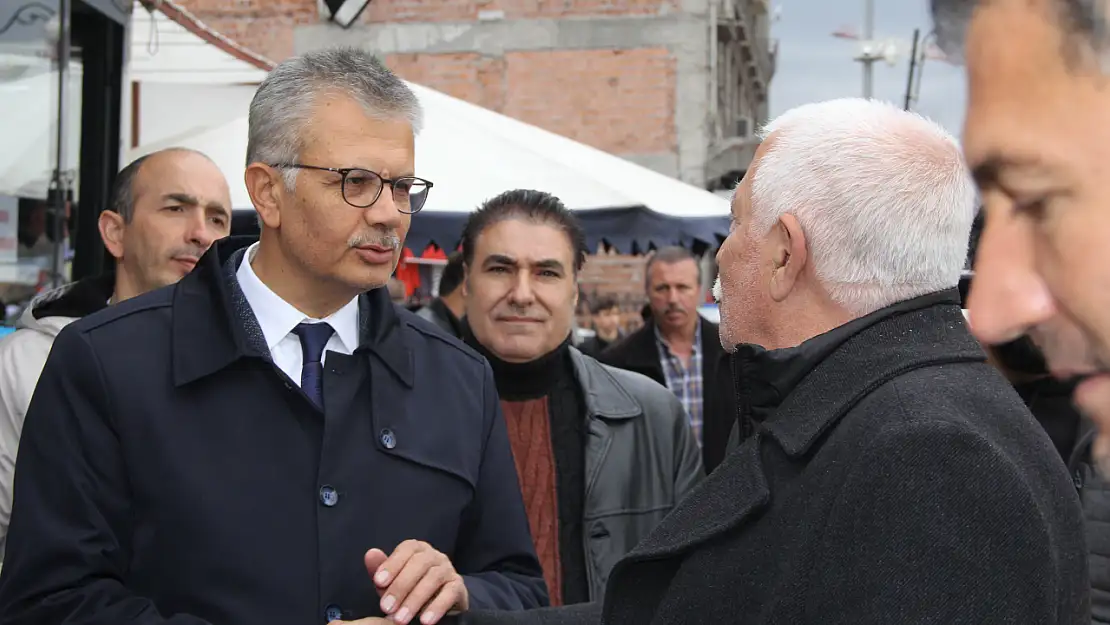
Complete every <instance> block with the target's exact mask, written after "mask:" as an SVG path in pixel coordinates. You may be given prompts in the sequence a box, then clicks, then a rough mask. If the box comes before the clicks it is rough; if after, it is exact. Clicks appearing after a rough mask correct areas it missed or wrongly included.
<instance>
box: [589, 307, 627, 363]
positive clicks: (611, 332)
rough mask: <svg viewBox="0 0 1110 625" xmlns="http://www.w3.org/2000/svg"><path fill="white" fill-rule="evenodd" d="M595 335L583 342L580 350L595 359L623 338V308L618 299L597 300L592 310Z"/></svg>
mask: <svg viewBox="0 0 1110 625" xmlns="http://www.w3.org/2000/svg"><path fill="white" fill-rule="evenodd" d="M590 314H591V317H592V321H593V326H594V335H593V336H591V337H589V338H587V339H586V340H584V341H582V342H581V343H580V344H579V345H578V349H580V350H582V353H584V354H589V355H590V356H593V357H594V358H597V357H599V356H600V355H601V352H603V351H605V349H606V348H608V347H609V346H610V345H611V344H613V343H615V342H616V341H617V340H618V339H619V338H620V337H621V336H622V333H621V308H620V304H618V303H617V298H615V297H613V296H611V295H606V296H603V297H599V298H597V299H596V300H595V301H594V302H593V305H592V307H591V309H590Z"/></svg>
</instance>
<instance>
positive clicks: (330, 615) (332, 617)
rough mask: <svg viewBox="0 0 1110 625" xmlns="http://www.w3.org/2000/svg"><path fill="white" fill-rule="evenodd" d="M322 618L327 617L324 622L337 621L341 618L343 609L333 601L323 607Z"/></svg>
mask: <svg viewBox="0 0 1110 625" xmlns="http://www.w3.org/2000/svg"><path fill="white" fill-rule="evenodd" d="M324 618H326V619H328V620H327V621H326V622H328V623H330V622H332V621H338V620H340V619H342V618H343V610H341V609H339V606H337V605H335V604H334V603H333V604H331V605H329V606H328V607H326V608H324Z"/></svg>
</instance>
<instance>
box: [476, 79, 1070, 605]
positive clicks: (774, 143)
mask: <svg viewBox="0 0 1110 625" xmlns="http://www.w3.org/2000/svg"><path fill="white" fill-rule="evenodd" d="M768 132H769V134H768V135H767V136H766V138H765V139H764V141H763V143H762V144H761V145H760V147H759V149H758V150H757V152H756V156H755V159H754V161H753V163H752V167H751V168H750V169H748V173H747V175H746V176H745V178H744V180H743V182H742V183H741V185H740V187H739V188H738V189H737V191H736V197H735V199H734V201H733V212H732V217H733V221H734V223H735V224H736V225H735V226H734V227H733V229H732V232H731V233H730V234H729V236H728V238H727V239H726V240H725V242H724V243H723V244H722V246H721V249H720V250H719V252H718V254H717V260H718V264H719V266H720V279H719V285H720V288H719V289H717V290H718V292H719V294H720V295H719V299H720V303H721V328H722V335H723V336H724V339H725V340H726V341H728V343H726V344H730V343H734V342H738V341H741V340H744V341H747V342H746V343H744V344H741V345H738V346H737V347H736V348H735V350H736V352H735V353H736V356H737V364H738V365H739V366H738V373H739V375H740V378H741V379H740V380H739V381H740V388H741V389H743V390H744V391H745V392H744V394H743V396H742V397H741V408H742V412H743V418H744V419H745V420H746V421H748V422H750V424H751V426H752V429H751V434H750V435H749V436H748V437H747V438H746V439H745V440H744V441H743V442H742V444H741V445H740V446H739V447H738V448H737V449H735V450H733V451H732V452H730V454H729V456H728V458H727V459H726V460H725V462H724V463H723V464H722V465H721V466H720V467H718V468H717V470H716V471H714V472H713V473H712V474H711V475H709V477H708V478H706V480H705V481H704V482H703V483H702V484H701V485H700V486H699V487H698V488H696V489H695V490H694V492H693V493H691V494H690V495H689V496H688V497H687V498H686V499H685V500H684V501H683V502H682V503H680V504H679V506H678V507H677V508H676V509H675V510H674V511H673V512H671V514H670V515H668V516H667V518H666V519H664V520H663V523H661V524H660V525H659V527H658V528H656V530H655V531H654V532H653V533H652V534H651V536H649V537H647V538H646V539H644V540H643V541H642V542H641V543H640V544H639V545H638V546H637V547H636V548H635V549H634V550H633V551H632V553H630V554H629V555H628V556H626V557H625V558H624V559H623V560H622V561H621V562H620V563H618V564H617V566H616V567H615V568H614V569H613V573H612V575H611V576H610V578H609V586H608V587H607V588H606V594H605V601H604V604H603V605H600V606H599V605H596V604H595V605H594V606H592V607H583V608H579V609H577V610H567V611H559V610H538V611H536V612H535V613H533V614H526V615H523V616H524V618H512V617H511V616H508V617H506V618H498V617H497V616H488V617H487V616H486V615H484V614H483V615H478V614H472V615H468V616H467V617H466V618H464V619H462V620H463V621H464V622H465V623H467V624H471V623H481V624H483V625H485V624H491V623H498V624H501V623H533V624H543V625H556V624H559V625H561V624H564V623H567V624H569V623H604V624H605V625H644V624H652V625H693V624H695V623H698V624H700V623H790V624H792V625H811V624H812V625H818V624H819V625H848V624H852V625H859V624H863V625H870V624H875V625H879V624H883V625H886V624H891V623H897V624H899V625H905V624H913V625H920V624H926V623H928V624H934V623H935V624H937V625H940V624H944V625H982V624H984V623H1023V624H1038V625H1049V624H1051V625H1080V624H1086V623H1089V622H1090V610H1089V603H1088V601H1089V591H1088V577H1087V557H1086V550H1085V545H1084V540H1083V520H1082V512H1081V510H1080V507H1079V501H1078V498H1077V497H1076V495H1075V489H1074V487H1073V486H1072V483H1071V480H1070V479H1069V477H1068V475H1067V472H1066V471H1065V469H1064V466H1063V464H1062V463H1061V462H1060V460H1059V459H1058V458H1057V457H1056V452H1055V450H1054V449H1053V447H1052V443H1051V442H1050V441H1049V440H1048V437H1047V436H1045V434H1044V432H1043V431H1042V430H1041V428H1040V427H1039V426H1038V425H1037V423H1036V421H1035V420H1034V419H1033V417H1032V415H1030V414H1029V411H1028V410H1027V409H1026V408H1025V406H1024V405H1023V404H1022V402H1021V399H1020V398H1019V397H1018V396H1017V394H1016V393H1014V392H1013V389H1011V388H1010V386H1009V384H1008V383H1007V381H1006V380H1005V378H1003V377H1002V376H1001V375H1000V374H999V373H998V372H997V371H996V370H995V369H994V368H992V367H991V366H990V365H989V364H987V362H986V359H985V355H984V353H983V350H982V348H981V347H980V346H979V345H978V343H977V342H976V340H975V339H974V338H973V337H972V336H971V335H970V334H969V332H968V330H967V327H966V324H965V323H964V320H963V316H962V314H961V310H960V303H959V296H958V293H957V289H956V285H957V282H958V280H959V276H960V270H961V268H962V266H963V263H964V257H965V255H966V251H967V247H966V245H967V236H968V232H969V230H970V227H971V221H972V217H973V215H974V210H975V192H974V185H973V183H972V181H971V180H970V177H968V176H967V175H966V172H965V171H964V166H963V163H962V159H961V158H960V155H959V146H958V144H957V143H956V141H955V140H954V139H953V138H952V137H951V136H950V135H948V134H947V133H946V132H945V131H944V130H943V129H941V128H940V127H939V126H936V125H934V124H932V123H931V122H928V121H927V120H924V119H922V118H920V117H917V116H916V115H914V114H912V113H907V112H905V111H901V110H900V109H897V108H895V107H893V106H890V105H887V104H884V103H879V102H877V101H868V100H840V101H832V102H825V103H820V104H812V105H806V106H803V107H800V108H797V109H793V110H792V111H790V112H788V113H786V114H785V115H784V116H783V117H781V118H779V119H777V120H775V121H774V122H772V124H771V126H770V128H769V131H768ZM861 176H867V177H869V178H868V180H871V178H870V177H873V179H874V180H880V181H883V184H878V185H875V184H862V183H861ZM753 179H754V180H753ZM740 337H743V338H742V339H741V338H740Z"/></svg>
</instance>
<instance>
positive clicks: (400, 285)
mask: <svg viewBox="0 0 1110 625" xmlns="http://www.w3.org/2000/svg"><path fill="white" fill-rule="evenodd" d="M388 288H389V299H391V300H393V303H394V304H397V305H398V306H404V305H405V304H407V303H408V297H407V296H406V295H405V283H404V282H401V281H400V280H398V279H397V278H390V279H389V286H388Z"/></svg>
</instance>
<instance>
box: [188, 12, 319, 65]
mask: <svg viewBox="0 0 1110 625" xmlns="http://www.w3.org/2000/svg"><path fill="white" fill-rule="evenodd" d="M176 2H177V4H179V5H180V6H181V7H183V8H184V9H186V10H187V11H189V12H190V13H192V14H193V15H195V16H196V17H197V18H198V19H200V21H202V22H204V24H205V25H206V26H208V27H210V28H212V29H213V30H215V31H216V32H218V33H220V34H221V35H223V36H225V37H227V38H228V39H231V40H232V41H234V42H235V43H238V44H239V45H241V46H243V47H245V48H247V49H248V50H250V51H252V52H255V53H257V54H261V55H262V56H264V57H266V58H268V59H271V60H274V61H282V60H285V59H286V58H288V57H290V56H292V55H293V28H294V27H296V26H298V25H301V24H315V23H317V22H319V20H320V13H319V11H318V9H317V8H316V0H176Z"/></svg>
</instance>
